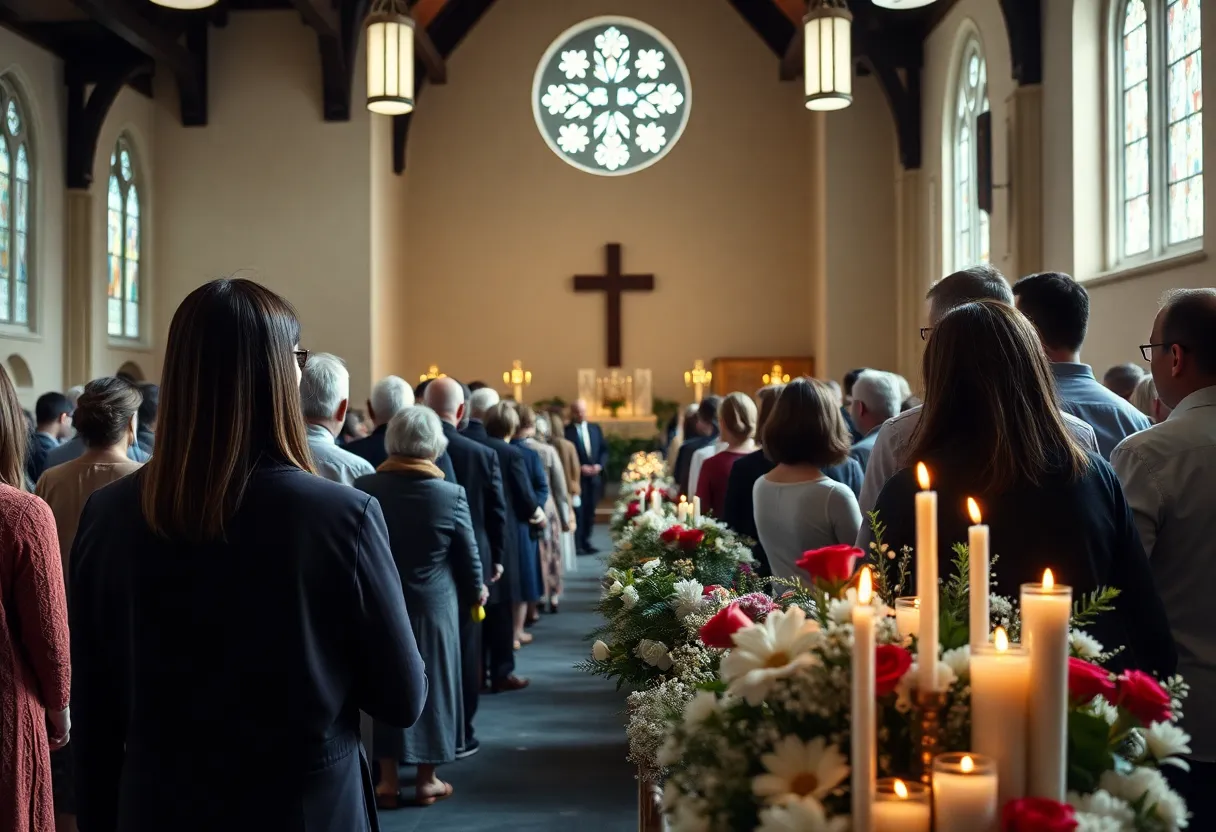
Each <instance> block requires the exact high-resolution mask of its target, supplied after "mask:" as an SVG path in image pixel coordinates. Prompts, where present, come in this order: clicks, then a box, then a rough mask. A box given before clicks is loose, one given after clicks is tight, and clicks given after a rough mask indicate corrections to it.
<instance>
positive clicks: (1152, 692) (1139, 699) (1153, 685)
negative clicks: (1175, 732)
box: [1115, 670, 1172, 725]
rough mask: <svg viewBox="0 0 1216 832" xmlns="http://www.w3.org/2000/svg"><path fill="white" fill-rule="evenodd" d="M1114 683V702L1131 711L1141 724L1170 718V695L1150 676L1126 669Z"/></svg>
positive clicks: (1150, 723)
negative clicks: (1116, 690) (1115, 691)
mask: <svg viewBox="0 0 1216 832" xmlns="http://www.w3.org/2000/svg"><path fill="white" fill-rule="evenodd" d="M1115 683H1116V684H1117V686H1118V692H1117V693H1116V697H1117V698H1116V700H1115V704H1116V705H1118V706H1119V707H1121V708H1126V709H1127V710H1129V711H1131V713H1132V715H1133V716H1134V717H1136V719H1138V720H1140V722H1141V723H1142V724H1144V725H1152V724H1153V723H1154V722H1165V721H1167V720H1168V719H1169V718H1170V716H1171V714H1172V711H1171V709H1170V695H1169V694H1168V693H1166V692H1165V688H1163V687H1161V683H1160V682H1158V681H1157V680H1156V679H1154V678H1153V677H1152V676H1149V675H1148V674H1147V673H1144V672H1143V671H1140V670H1128V671H1125V672H1124V673H1123V675H1122V676H1120V677H1119V678H1118V679H1116V680H1115Z"/></svg>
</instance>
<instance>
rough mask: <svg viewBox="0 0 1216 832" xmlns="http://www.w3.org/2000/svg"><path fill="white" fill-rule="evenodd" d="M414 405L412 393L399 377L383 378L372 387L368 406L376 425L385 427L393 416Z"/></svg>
mask: <svg viewBox="0 0 1216 832" xmlns="http://www.w3.org/2000/svg"><path fill="white" fill-rule="evenodd" d="M413 405H414V391H413V389H412V388H411V387H410V386H409V385H408V384H406V382H405V379H403V378H402V377H401V376H385V377H384V378H382V379H380V380H379V381H377V382H376V384H375V386H374V387H372V396H371V399H369V400H368V406H369V407H370V408H371V411H372V418H373V419H375V420H376V424H378V425H386V424H388V423H389V421H390V420H392V418H393V417H394V416H396V415H397V414H398V413H400V412H401V411H403V410H405V409H406V408H407V407H413Z"/></svg>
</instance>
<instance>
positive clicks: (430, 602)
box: [355, 407, 487, 809]
mask: <svg viewBox="0 0 1216 832" xmlns="http://www.w3.org/2000/svg"><path fill="white" fill-rule="evenodd" d="M447 444H448V440H447V438H446V437H445V436H444V434H443V425H442V423H441V422H440V421H439V417H438V416H436V415H435V413H434V411H432V410H429V409H427V408H425V407H407V408H406V409H405V410H402V411H401V412H399V413H398V414H397V415H396V416H394V417H393V418H392V421H390V422H389V424H388V431H387V433H386V434H385V446H386V448H387V450H388V454H389V456H388V459H387V460H385V461H384V462H383V463H381V464H380V466H379V467H378V468H377V469H376V473H374V474H369V475H367V476H364V477H360V478H359V479H357V480H355V487H356V488H358V489H361V490H362V491H365V492H367V493H368V494H371V495H372V496H373V497H375V498H376V499H377V500H378V501H379V503H380V507H381V508H382V509H383V510H384V519H385V520H386V521H387V522H388V534H389V544H390V546H391V548H392V551H393V559H394V560H395V561H396V562H397V570H398V571H399V572H400V573H401V587H402V590H403V591H404V593H405V605H406V607H407V608H408V609H409V611H410V623H411V625H412V626H413V630H414V637H415V639H416V640H417V642H418V650H419V652H420V653H421V654H422V658H423V660H424V661H425V662H426V668H427V676H428V678H429V683H430V690H429V695H428V696H427V700H426V707H425V708H424V709H423V712H422V716H421V718H419V720H418V722H417V723H415V724H414V726H413V727H412V728H407V729H404V730H402V729H400V728H393V727H391V726H389V725H383V724H381V723H376V725H375V737H374V754H375V756H376V758H377V759H379V761H380V781H379V783H377V784H376V805H377V806H379V807H380V808H381V809H396V808H400V807H402V806H406V805H414V806H429V805H431V804H432V803H434V802H435V801H437V800H443V799H444V798H447V797H450V796H451V794H452V786H451V785H450V784H448V783H444V782H443V781H442V780H440V779H439V778H438V777H436V776H435V767H436V766H437V765H440V764H442V763H450V762H452V761H453V760H455V759H456V748H457V747H458V746H459V745H461V744H463V741H462V738H461V737H460V736H459V735H460V734H461V733H463V731H464V727H463V726H464V722H465V721H464V715H463V705H462V699H461V678H460V668H461V663H460V616H462V615H476V614H477V609H476V608H477V607H479V606H481V605H482V604H484V603H485V600H486V594H487V593H486V587H485V585H484V584H483V576H482V574H481V560H480V558H479V557H478V554H477V541H476V539H475V538H474V536H473V525H472V522H471V520H470V517H469V504H468V501H467V499H466V497H465V493H464V489H463V488H461V487H460V486H459V485H457V484H456V483H454V482H445V481H444V475H443V472H442V471H441V470H440V469H439V467H438V466H437V465H436V464H435V460H436V459H437V458H438V457H439V456H440V454H442V453H443V452H444V451H445V450H446V449H447ZM399 761H404V762H405V763H407V764H409V765H415V766H417V767H418V778H417V781H416V785H415V788H414V794H413V795H407V794H403V793H402V790H401V789H400V782H399V779H398V772H397V764H398V762H399Z"/></svg>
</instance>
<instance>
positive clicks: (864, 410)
mask: <svg viewBox="0 0 1216 832" xmlns="http://www.w3.org/2000/svg"><path fill="white" fill-rule="evenodd" d="M902 402H903V398H902V396H901V395H900V389H899V380H898V379H897V378H895V376H894V375H892V374H891V373H884V372H882V371H880V370H865V371H863V372H862V373H861V375H859V376H858V377H857V380H856V381H854V382H853V402H852V404H851V405H850V412H849V415H850V416H852V417H853V424H854V425H856V426H857V430H858V431H859V432H860V433H861V439H859V440H857V441H856V442H854V443H853V447H852V449H851V450H850V451H849V456H851V457H853V459H855V460H857V461H858V463H860V464H861V470H862V471H864V470H865V469H866V465H867V464H868V463H869V461H870V452H871V451H873V450H874V442H875V440H877V439H878V431H879V429H880V428H881V427H882V424H883V422H885V421H887V420H888V419H893V418H895V417H896V416H898V415H899V409H900V404H902Z"/></svg>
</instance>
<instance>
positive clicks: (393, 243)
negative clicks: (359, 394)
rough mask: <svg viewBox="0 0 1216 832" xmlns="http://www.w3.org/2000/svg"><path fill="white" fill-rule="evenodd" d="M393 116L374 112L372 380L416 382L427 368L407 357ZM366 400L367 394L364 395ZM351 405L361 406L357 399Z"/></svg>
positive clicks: (401, 201)
mask: <svg viewBox="0 0 1216 832" xmlns="http://www.w3.org/2000/svg"><path fill="white" fill-rule="evenodd" d="M392 132H393V131H392V119H390V118H385V117H381V116H372V118H371V125H370V130H369V136H370V139H371V171H372V181H371V217H372V225H371V296H372V306H371V336H372V366H371V371H372V376H371V377H372V378H373V379H379V378H383V377H384V376H387V375H390V374H393V373H396V374H399V375H401V376H402V377H403V378H405V380H406V381H409V382H411V383H413V381H414V379H415V378H417V374H418V373H420V372H423V371H424V370H422V369H418V370H415V368H413V367H411V366H410V365H409V363H408V362H407V361H406V360H405V358H404V356H405V334H406V331H407V329H408V326H403V322H406V321H409V316H410V313H411V312H412V311H413V310H412V308H411V307H410V305H409V303H408V300H407V298H406V288H407V287H406V281H405V274H406V262H407V260H406V252H407V247H406V229H407V227H408V223H407V217H406V208H407V195H408V190H407V187H408V184H409V178H408V177H407V176H405V175H404V174H402V175H400V176H398V175H397V174H395V173H393V157H392ZM364 398H366V397H364ZM352 406H353V407H356V408H362V407H363V406H364V405H363V402H362V400H361V399H358V398H356V399H355V401H354V403H353V404H352Z"/></svg>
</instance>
